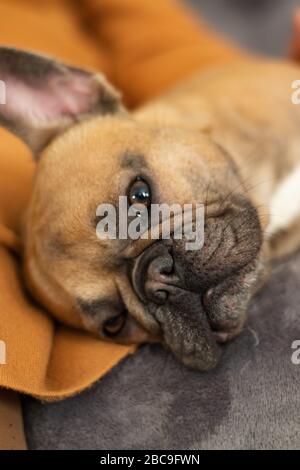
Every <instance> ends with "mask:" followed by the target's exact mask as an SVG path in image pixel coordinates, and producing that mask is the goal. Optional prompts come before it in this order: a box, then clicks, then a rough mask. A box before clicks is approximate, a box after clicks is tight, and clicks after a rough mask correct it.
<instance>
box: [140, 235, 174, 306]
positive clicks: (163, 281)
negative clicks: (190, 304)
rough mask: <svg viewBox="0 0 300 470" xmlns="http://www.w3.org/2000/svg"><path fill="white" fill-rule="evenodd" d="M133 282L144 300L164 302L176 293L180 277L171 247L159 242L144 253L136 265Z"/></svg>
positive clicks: (157, 302)
mask: <svg viewBox="0 0 300 470" xmlns="http://www.w3.org/2000/svg"><path fill="white" fill-rule="evenodd" d="M132 282H133V286H134V289H135V291H136V293H137V294H138V296H139V297H140V299H141V300H142V301H143V302H149V301H150V302H154V303H156V304H163V303H165V302H166V301H167V300H168V298H169V295H170V294H173V295H174V294H176V291H177V289H178V287H177V285H178V277H177V276H176V275H175V273H174V260H173V257H172V254H171V251H170V248H168V247H167V246H165V245H162V244H157V245H154V246H152V247H151V248H150V249H148V250H147V251H146V252H144V253H142V255H141V256H140V257H139V258H138V260H137V261H136V264H135V266H134V269H133V273H132Z"/></svg>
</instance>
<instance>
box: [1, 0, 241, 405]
mask: <svg viewBox="0 0 300 470" xmlns="http://www.w3.org/2000/svg"><path fill="white" fill-rule="evenodd" d="M0 16H1V18H5V22H2V24H1V30H0V43H1V44H6V45H10V46H15V47H21V48H26V49H32V50H36V51H41V52H44V53H48V54H51V55H53V56H56V57H59V58H61V59H63V60H65V61H67V62H69V63H73V64H76V65H78V66H81V67H88V68H94V69H99V70H101V71H103V72H104V73H106V75H108V77H109V79H110V80H111V81H112V82H113V83H114V84H115V85H116V86H118V87H120V88H121V90H122V91H123V93H124V98H125V101H126V103H127V104H129V105H130V106H135V105H137V104H140V103H142V102H143V101H145V100H147V99H149V98H151V97H152V96H154V95H155V94H158V93H160V92H161V91H163V90H164V89H165V88H168V87H169V86H171V85H173V84H174V83H176V82H177V81H178V80H180V79H182V78H183V77H185V76H187V75H189V74H190V73H192V72H193V71H195V70H196V69H199V68H201V67H207V66H209V65H211V64H213V63H214V64H215V63H219V62H225V61H232V60H235V59H238V58H239V56H240V53H239V52H238V51H236V50H235V49H234V48H232V47H231V46H229V45H227V44H225V43H223V41H221V40H220V39H218V38H216V37H215V36H214V35H213V34H212V33H211V32H209V31H208V30H207V29H206V28H205V27H204V26H200V25H199V24H197V23H196V22H195V21H194V19H193V18H192V16H191V15H190V14H189V13H188V12H186V11H185V10H184V9H182V7H181V6H180V5H179V4H178V3H176V2H175V1H173V0H161V1H160V2H156V1H153V0H82V1H75V0H74V2H72V1H70V0H66V1H62V0H47V1H43V2H41V1H39V0H22V1H21V0H0ZM24 25H25V26H26V27H24ZM0 78H1V77H0ZM34 170H35V168H34V164H33V162H32V160H31V157H30V155H29V152H28V151H27V149H25V147H24V146H23V144H21V142H19V141H18V140H17V139H16V138H14V137H13V136H12V135H9V134H8V133H7V132H5V131H4V130H2V129H0V341H2V343H0V344H1V346H2V354H0V362H1V358H2V362H3V356H4V354H3V353H4V352H5V356H6V363H5V364H1V363H0V386H3V387H7V388H10V389H14V390H17V391H20V392H25V393H28V394H31V395H34V396H37V397H40V398H42V399H44V400H55V399H61V398H64V397H67V396H69V395H72V394H75V393H78V392H79V391H80V390H83V389H84V388H86V387H88V386H90V385H91V384H92V383H93V382H95V381H96V380H97V379H99V378H100V377H101V376H103V375H104V374H105V373H106V372H107V371H108V370H110V369H111V368H112V367H113V366H114V365H115V364H117V363H118V361H120V359H122V358H124V357H125V356H126V355H128V354H129V353H132V352H133V351H134V350H135V348H134V347H133V346H132V347H126V346H120V345H116V344H110V343H105V342H101V341H100V340H97V339H93V338H91V337H90V336H89V335H88V334H86V333H84V332H83V331H79V330H75V329H71V328H69V327H67V326H63V325H57V324H56V323H55V322H54V320H53V319H52V317H51V312H50V311H49V312H45V311H43V309H42V308H39V307H38V306H37V305H36V304H35V303H33V302H32V301H31V300H30V299H29V297H28V295H27V294H26V292H25V290H24V286H23V284H22V274H21V258H20V255H21V252H22V243H21V232H20V227H21V225H22V223H21V222H22V218H23V216H24V211H25V209H26V203H27V201H28V198H29V197H30V191H31V186H32V179H33V175H34ZM4 343H5V345H6V351H4V348H3V344H4Z"/></svg>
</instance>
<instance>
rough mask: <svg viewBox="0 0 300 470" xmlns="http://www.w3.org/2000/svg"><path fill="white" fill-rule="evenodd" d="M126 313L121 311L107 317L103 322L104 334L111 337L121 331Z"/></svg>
mask: <svg viewBox="0 0 300 470" xmlns="http://www.w3.org/2000/svg"><path fill="white" fill-rule="evenodd" d="M125 320H126V315H125V314H124V313H121V314H119V315H115V316H114V317H111V318H108V320H106V321H105V322H104V324H103V332H104V334H105V335H106V336H109V337H113V336H116V335H118V334H119V333H121V330H122V329H123V327H124V325H125Z"/></svg>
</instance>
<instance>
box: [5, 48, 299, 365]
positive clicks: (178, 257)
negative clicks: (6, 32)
mask: <svg viewBox="0 0 300 470" xmlns="http://www.w3.org/2000/svg"><path fill="white" fill-rule="evenodd" d="M299 76H300V69H299V68H298V67H297V66H296V65H292V64H289V63H280V62H273V61H272V62H271V61H267V60H254V59H253V60H252V59H247V60H245V61H241V62H240V63H235V64H227V65H224V66H222V67H216V68H211V69H210V70H207V71H205V72H201V73H200V72H199V73H198V74H195V76H194V77H191V78H189V79H188V80H187V81H186V82H185V83H182V84H179V85H178V86H177V87H176V88H174V89H173V90H170V91H169V92H168V93H166V94H165V95H164V96H161V97H157V98H156V99H154V100H153V101H152V102H150V103H147V104H146V105H145V106H143V107H142V108H141V109H138V110H137V111H135V112H129V111H128V110H127V109H126V108H125V106H124V105H123V104H122V101H121V97H120V94H119V92H118V91H116V90H115V89H114V87H113V86H112V85H111V84H109V83H108V82H107V80H106V79H105V78H104V77H103V76H102V75H101V74H98V73H92V72H90V71H86V70H81V69H78V68H75V67H72V66H69V65H66V64H63V63H60V62H59V61H56V60H53V59H52V58H49V57H46V56H42V55H36V54H33V53H30V52H25V51H21V50H16V49H11V48H6V47H1V48H0V79H1V80H2V82H3V83H5V85H6V103H5V104H3V105H0V124H1V125H2V126H4V127H6V128H7V129H9V130H10V131H11V132H13V133H15V134H16V135H17V136H19V137H20V138H22V139H23V140H24V141H25V142H26V143H27V144H28V146H29V147H30V148H31V150H32V153H33V155H34V157H35V158H36V161H37V166H36V175H35V181H34V187H33V191H32V195H31V200H30V204H29V207H28V210H27V213H26V215H25V218H24V223H23V241H24V257H23V258H24V276H25V280H26V284H27V286H28V289H29V290H30V292H31V293H32V294H33V296H34V297H35V298H36V299H37V300H38V301H39V302H40V303H41V304H43V305H45V306H46V307H47V308H48V309H50V310H51V312H52V313H53V315H54V316H56V317H57V318H58V319H59V320H60V321H63V322H65V323H66V324H68V325H70V326H72V327H79V328H85V329H87V330H88V331H89V332H91V334H95V335H97V336H98V337H99V338H101V339H102V340H108V341H115V342H120V343H143V342H154V341H155V342H161V343H163V344H164V345H165V346H166V347H167V348H169V349H170V350H171V351H172V352H173V353H174V354H175V356H176V357H177V358H179V360H180V361H182V362H183V363H184V364H186V365H187V366H190V367H193V368H195V369H198V370H207V369H210V368H212V367H214V366H215V365H216V364H217V362H218V360H219V358H220V355H221V351H222V346H221V344H222V343H224V342H226V341H228V340H230V339H232V338H234V337H235V336H236V335H237V334H238V333H239V332H240V331H241V330H242V328H243V325H244V324H245V321H246V317H247V307H248V304H249V301H250V299H251V297H252V296H253V295H254V293H255V292H256V291H257V289H258V288H259V287H260V286H261V285H262V284H263V282H264V280H265V279H266V278H267V275H268V272H269V271H270V264H271V262H272V260H274V259H276V258H278V257H282V256H286V255H288V254H290V253H292V252H293V251H294V250H296V249H297V248H298V247H299V245H300V106H296V105H294V104H293V103H292V100H291V94H292V83H293V82H294V81H295V80H296V79H297V78H299ZM120 196H123V197H126V198H127V199H126V200H127V204H128V207H129V208H130V207H131V206H135V205H139V207H143V209H145V210H146V211H148V212H149V213H151V210H152V207H153V204H162V203H164V204H167V205H168V206H172V204H174V203H176V204H180V205H181V206H184V205H185V204H189V205H192V207H194V206H196V205H197V204H201V205H202V206H203V207H204V225H203V232H204V233H203V240H204V244H203V246H202V247H201V249H198V250H189V249H186V241H187V240H185V237H183V238H182V239H180V238H175V237H174V236H173V235H174V231H175V226H176V224H177V225H178V224H180V223H181V221H180V219H178V217H177V216H176V214H174V213H172V212H170V214H169V216H168V217H167V218H165V219H164V220H160V221H159V223H158V228H159V229H160V228H161V225H162V224H163V223H165V222H166V220H168V222H169V223H170V224H171V225H170V226H171V236H170V237H169V238H163V237H161V238H159V239H157V238H156V239H153V238H151V237H150V236H149V237H148V238H147V237H142V236H141V237H137V238H136V239H130V238H127V239H126V238H121V237H118V236H117V237H116V239H111V238H105V237H104V238H102V239H100V238H99V237H97V235H96V231H97V225H98V224H99V222H100V221H101V220H103V219H102V218H101V217H100V216H99V215H97V208H98V207H99V205H100V204H102V203H103V204H104V203H105V204H111V205H113V207H115V208H116V211H117V212H118V201H119V197H120ZM192 214H193V211H192ZM193 217H194V216H192V224H194V219H193ZM178 220H179V222H178ZM177 228H178V227H177Z"/></svg>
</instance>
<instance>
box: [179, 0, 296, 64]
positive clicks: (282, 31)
mask: <svg viewBox="0 0 300 470" xmlns="http://www.w3.org/2000/svg"><path fill="white" fill-rule="evenodd" d="M183 1H184V2H186V3H187V4H189V5H190V6H192V8H194V10H195V11H196V12H197V13H198V12H199V13H201V15H202V16H203V17H204V18H205V19H206V21H207V22H208V23H209V24H211V25H212V26H214V27H215V28H217V30H218V31H220V32H222V33H223V34H225V35H226V36H227V37H228V38H231V39H234V40H237V41H238V43H239V44H240V45H242V46H246V47H248V48H250V49H252V50H254V51H258V52H263V53H265V54H268V55H272V56H280V55H284V54H286V50H287V43H288V40H289V37H290V34H291V19H292V14H293V11H294V10H295V8H297V7H300V0H183Z"/></svg>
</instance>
